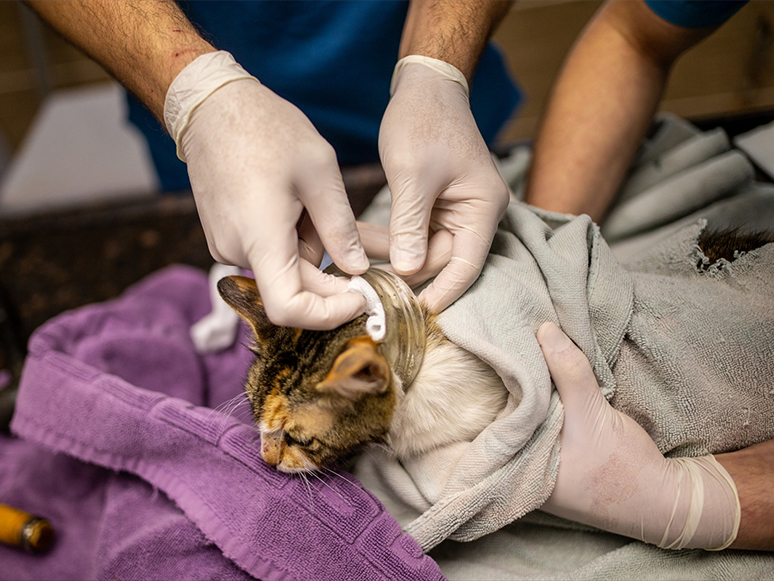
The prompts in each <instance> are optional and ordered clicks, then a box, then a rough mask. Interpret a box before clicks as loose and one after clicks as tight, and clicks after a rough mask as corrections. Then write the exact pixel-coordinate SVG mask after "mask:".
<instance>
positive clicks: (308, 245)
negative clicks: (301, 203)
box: [298, 212, 325, 266]
mask: <svg viewBox="0 0 774 581" xmlns="http://www.w3.org/2000/svg"><path fill="white" fill-rule="evenodd" d="M324 254H325V248H324V247H323V243H322V240H320V236H319V235H318V234H317V230H316V229H315V227H314V223H313V222H312V219H311V218H310V217H309V214H308V213H307V212H304V215H303V217H302V218H301V224H300V225H299V226H298V255H299V257H300V258H301V260H305V261H308V262H310V263H311V264H313V265H315V266H319V265H320V262H322V259H323V256H324Z"/></svg>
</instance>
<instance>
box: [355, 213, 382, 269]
mask: <svg viewBox="0 0 774 581" xmlns="http://www.w3.org/2000/svg"><path fill="white" fill-rule="evenodd" d="M357 229H358V232H360V241H361V242H362V243H363V248H365V251H366V254H367V255H368V257H369V258H371V259H373V260H389V259H390V232H389V229H388V228H387V226H382V225H381V224H371V223H370V222H357Z"/></svg>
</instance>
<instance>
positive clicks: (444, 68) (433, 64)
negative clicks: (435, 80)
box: [390, 54, 470, 96]
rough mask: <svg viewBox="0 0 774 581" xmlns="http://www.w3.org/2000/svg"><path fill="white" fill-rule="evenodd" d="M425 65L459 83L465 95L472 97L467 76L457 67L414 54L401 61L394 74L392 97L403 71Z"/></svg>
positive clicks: (391, 84)
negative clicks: (408, 67)
mask: <svg viewBox="0 0 774 581" xmlns="http://www.w3.org/2000/svg"><path fill="white" fill-rule="evenodd" d="M413 64H418V65H423V66H426V67H429V68H431V69H433V70H434V71H435V72H437V73H438V74H440V75H441V76H442V77H444V78H445V79H448V80H450V81H454V82H455V83H458V84H459V85H460V86H461V87H462V88H463V89H465V95H468V96H469V95H470V88H469V87H468V80H467V79H466V78H465V75H463V74H462V71H460V70H459V69H458V68H457V67H455V66H453V65H450V64H449V63H447V62H445V61H442V60H438V59H434V58H432V57H429V56H421V55H418V54H412V55H409V56H406V57H403V58H402V59H400V60H399V61H398V62H397V63H396V65H395V69H394V70H393V72H392V81H391V82H390V96H392V95H394V94H395V89H396V88H397V87H398V79H399V78H400V74H401V72H402V71H403V69H405V68H406V66H408V65H413Z"/></svg>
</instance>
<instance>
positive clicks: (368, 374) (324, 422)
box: [218, 276, 397, 472]
mask: <svg viewBox="0 0 774 581" xmlns="http://www.w3.org/2000/svg"><path fill="white" fill-rule="evenodd" d="M218 291H219V292H220V295H221V296H222V297H223V299H224V300H225V301H226V302H227V303H228V304H229V305H230V306H231V307H232V308H233V309H234V310H235V311H236V312H237V313H239V315H240V316H241V317H242V318H243V319H245V320H246V321H247V322H248V323H249V324H250V326H251V327H252V329H253V332H254V335H255V344H254V346H253V351H254V352H255V355H256V359H255V362H254V363H253V365H252V366H251V367H250V370H249V372H248V377H247V384H246V386H245V389H246V391H247V397H248V399H249V400H250V404H251V406H252V410H253V416H254V418H255V421H256V423H257V424H258V426H259V428H260V430H261V456H262V457H263V459H264V460H265V461H266V462H267V463H268V464H270V465H272V466H276V467H277V469H278V470H280V471H282V472H308V471H311V470H316V469H318V468H322V467H324V466H330V465H334V464H337V463H339V462H341V461H343V460H345V459H347V458H348V457H350V456H352V454H354V453H355V452H357V451H359V450H361V449H362V448H363V447H364V446H366V445H367V444H369V443H372V442H384V441H385V440H386V438H387V434H388V432H389V428H390V422H391V421H392V415H393V412H394V409H395V405H396V401H397V395H396V390H395V387H394V382H395V380H394V379H393V377H394V375H393V373H392V371H391V369H390V366H389V364H388V363H387V360H386V359H385V358H384V357H383V356H382V355H381V353H380V352H379V348H378V347H379V346H378V345H377V344H376V343H375V342H374V341H373V340H372V339H371V338H370V337H369V336H368V334H367V333H366V331H365V321H366V316H365V315H363V316H361V317H359V318H357V319H355V320H354V321H351V322H349V323H346V324H344V325H342V326H341V327H338V328H337V329H334V330H332V331H308V330H303V329H295V328H291V327H279V326H277V325H274V324H272V323H271V321H269V319H268V317H267V316H266V312H265V310H264V308H263V304H262V302H261V298H260V295H259V294H258V289H257V288H256V286H255V281H254V280H252V279H249V278H245V277H241V276H229V277H227V278H224V279H222V280H220V281H219V282H218Z"/></svg>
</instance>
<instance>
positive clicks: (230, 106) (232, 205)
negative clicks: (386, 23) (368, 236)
mask: <svg viewBox="0 0 774 581" xmlns="http://www.w3.org/2000/svg"><path fill="white" fill-rule="evenodd" d="M165 121H166V122H167V127H168V128H169V129H170V133H171V134H172V136H173V138H174V139H175V141H176V143H177V145H178V155H179V156H180V157H181V159H184V161H186V162H187V164H188V174H189V176H190V178H191V186H192V189H193V193H194V198H195V199H196V206H197V209H198V211H199V217H200V219H201V222H202V226H203V227H204V232H205V235H206V237H207V244H208V246H209V249H210V252H211V253H212V255H213V257H214V258H215V260H217V261H219V262H223V263H227V264H233V265H236V266H241V267H243V268H248V269H251V270H252V271H253V273H254V275H255V279H256V283H257V285H258V289H259V291H260V293H261V298H262V299H263V303H264V306H265V308H266V314H267V315H268V317H269V319H270V320H271V321H272V322H273V323H275V324H277V325H284V326H295V327H303V328H306V329H332V328H334V327H336V326H338V325H340V324H342V323H344V322H346V321H349V320H351V319H353V318H354V317H356V316H357V315H359V314H360V313H362V312H363V309H364V308H365V300H364V299H363V297H362V296H361V295H359V294H356V293H351V292H347V281H346V280H344V279H340V278H336V277H333V276H330V275H327V274H324V273H322V272H320V271H319V270H318V269H317V265H319V263H320V260H321V259H322V255H323V247H324V248H325V249H326V250H327V251H328V253H329V254H330V256H331V258H332V259H333V261H334V262H335V263H336V264H337V265H338V266H339V267H340V268H341V269H342V270H344V271H345V272H348V273H350V274H360V273H362V272H364V271H365V270H366V269H367V268H368V259H367V257H366V255H365V252H364V250H363V248H362V245H361V243H360V239H359V237H358V233H357V228H356V226H355V219H354V216H353V215H352V210H351V208H350V206H349V202H348V200H347V196H346V192H345V190H344V183H343V181H342V178H341V174H340V172H339V168H338V165H337V162H336V154H335V153H334V151H333V148H332V147H331V146H330V145H329V144H328V143H327V142H326V141H325V140H324V139H323V137H322V136H321V135H320V134H319V133H318V132H317V130H316V129H315V128H314V126H313V125H312V123H311V122H310V121H309V120H308V119H307V118H306V116H305V115H304V114H303V113H302V112H301V111H300V110H299V109H298V108H296V107H295V106H294V105H292V104H291V103H289V102H287V101H285V100H284V99H282V98H280V97H279V96H277V95H276V94H275V93H273V92H272V91H270V90H269V89H267V88H266V87H264V86H263V85H261V84H260V83H259V82H257V80H256V79H255V78H254V77H251V76H250V75H249V74H248V73H246V72H245V71H244V70H243V69H242V68H241V67H239V65H238V64H236V62H234V61H233V58H231V55H229V54H228V53H223V52H219V53H210V54H206V55H203V56H201V57H199V58H198V59H196V60H195V61H193V62H192V63H191V64H190V65H188V67H186V69H184V70H183V72H182V73H180V75H178V77H177V78H176V79H175V81H174V82H173V83H172V85H171V86H170V89H169V91H168V93H167V101H166V106H165Z"/></svg>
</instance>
